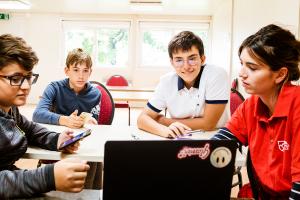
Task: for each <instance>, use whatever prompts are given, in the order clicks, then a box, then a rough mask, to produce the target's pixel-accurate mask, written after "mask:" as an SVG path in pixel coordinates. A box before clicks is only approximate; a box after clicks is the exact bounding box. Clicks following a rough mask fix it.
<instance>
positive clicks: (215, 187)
mask: <svg viewBox="0 0 300 200" xmlns="http://www.w3.org/2000/svg"><path fill="white" fill-rule="evenodd" d="M236 148H237V144H236V142H234V141H230V140H162V141H159V140H155V141H150V140H134V141H132V140H131V141H108V142H106V144H105V153H104V182H103V196H102V198H103V200H121V199H124V200H127V199H128V200H148V199H149V200H150V199H151V200H159V199H164V200H169V199H170V200H177V199H178V200H179V199H180V200H189V199H222V200H226V199H230V192H231V185H232V176H233V172H234V163H235V154H236Z"/></svg>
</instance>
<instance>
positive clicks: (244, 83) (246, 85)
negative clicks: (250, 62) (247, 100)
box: [242, 81, 250, 87]
mask: <svg viewBox="0 0 300 200" xmlns="http://www.w3.org/2000/svg"><path fill="white" fill-rule="evenodd" d="M242 84H243V87H249V85H250V84H249V83H246V82H244V81H242Z"/></svg>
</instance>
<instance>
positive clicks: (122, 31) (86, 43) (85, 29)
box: [63, 21, 130, 67]
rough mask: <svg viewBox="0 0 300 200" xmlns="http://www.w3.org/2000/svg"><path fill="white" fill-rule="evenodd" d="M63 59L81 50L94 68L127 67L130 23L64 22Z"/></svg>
mask: <svg viewBox="0 0 300 200" xmlns="http://www.w3.org/2000/svg"><path fill="white" fill-rule="evenodd" d="M63 26H64V37H65V49H64V50H65V58H66V56H67V54H68V52H69V51H71V50H72V49H74V48H82V49H84V50H85V51H86V52H87V53H89V54H90V55H91V57H92V59H93V63H94V66H100V67H127V66H128V57H129V52H128V51H129V47H128V38H129V28H130V22H98V21H97V22H78V21H77V22H76V21H64V22H63Z"/></svg>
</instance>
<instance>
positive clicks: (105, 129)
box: [23, 124, 246, 166]
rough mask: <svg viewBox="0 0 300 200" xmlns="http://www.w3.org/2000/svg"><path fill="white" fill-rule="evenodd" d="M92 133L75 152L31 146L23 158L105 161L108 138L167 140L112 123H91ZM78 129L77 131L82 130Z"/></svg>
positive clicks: (241, 157)
mask: <svg viewBox="0 0 300 200" xmlns="http://www.w3.org/2000/svg"><path fill="white" fill-rule="evenodd" d="M44 126H46V127H47V128H48V129H49V130H53V131H57V132H62V131H63V130H65V129H67V128H66V127H64V126H55V125H47V124H45V125H44ZM89 128H91V129H92V134H91V135H90V136H88V137H86V138H84V139H83V140H82V141H81V143H80V147H79V150H78V151H77V152H76V153H74V154H65V153H61V152H58V151H49V150H45V149H41V148H38V147H29V148H28V149H27V151H26V153H25V154H24V156H23V158H29V159H45V160H61V159H63V158H68V157H73V158H78V159H82V160H87V161H92V162H103V160H104V145H105V143H106V141H108V140H136V139H137V140H139V139H143V140H167V139H166V138H163V137H160V136H157V135H153V134H150V133H147V132H145V131H142V130H140V129H138V128H137V127H136V126H116V125H114V126H111V125H89ZM81 131H82V129H77V130H75V132H81ZM214 133H215V131H208V132H204V131H203V132H201V133H195V134H193V135H192V137H191V139H209V138H210V137H212V136H213V134H214ZM245 160H246V155H241V154H240V153H239V152H237V158H236V166H245Z"/></svg>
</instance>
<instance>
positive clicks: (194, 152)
mask: <svg viewBox="0 0 300 200" xmlns="http://www.w3.org/2000/svg"><path fill="white" fill-rule="evenodd" d="M209 153H210V146H209V144H208V143H206V144H205V145H204V146H203V147H188V146H184V147H183V148H182V149H181V150H180V151H179V152H178V154H177V158H178V159H183V158H187V157H191V156H197V157H199V158H201V159H202V160H204V159H206V158H207V157H208V155H209Z"/></svg>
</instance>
